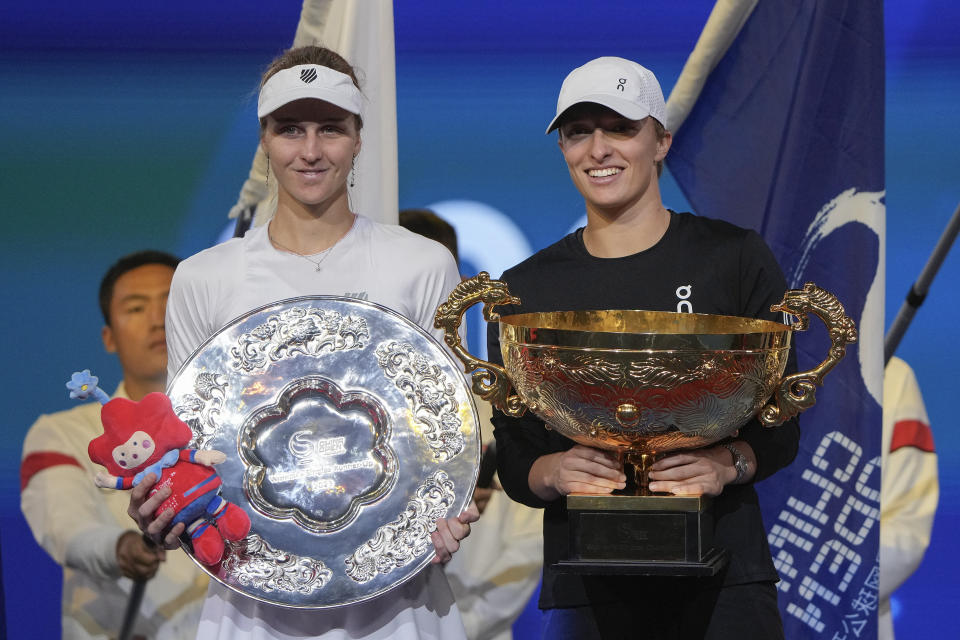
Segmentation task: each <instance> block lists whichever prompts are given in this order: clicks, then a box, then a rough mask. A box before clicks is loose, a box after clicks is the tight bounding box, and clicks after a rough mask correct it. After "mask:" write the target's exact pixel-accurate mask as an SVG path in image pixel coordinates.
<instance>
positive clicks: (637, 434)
mask: <svg viewBox="0 0 960 640" xmlns="http://www.w3.org/2000/svg"><path fill="white" fill-rule="evenodd" d="M519 302H520V301H519V300H518V299H517V298H515V297H513V296H512V295H510V292H509V291H508V289H507V286H506V284H505V283H503V282H501V281H497V280H491V279H490V277H489V275H488V274H487V273H485V272H481V273H480V274H479V275H477V276H475V277H474V278H471V279H469V280H466V281H464V282H462V283H461V284H460V285H458V286H457V287H456V289H454V291H453V292H452V293H451V294H450V296H449V297H448V299H447V302H446V303H444V304H442V305H441V306H440V308H439V309H438V310H437V314H436V317H435V321H434V325H435V326H436V327H437V328H438V329H443V330H444V332H445V340H446V343H447V345H448V346H449V347H450V348H451V350H452V351H453V353H454V354H455V355H457V357H459V358H460V360H461V361H462V362H463V363H464V367H465V370H466V371H467V372H468V373H470V372H473V381H472V384H473V390H474V392H475V393H477V394H478V395H480V396H481V397H482V398H484V399H486V400H488V401H489V402H491V403H492V404H493V405H494V406H495V407H497V408H498V409H500V410H501V411H503V412H504V413H506V414H507V415H511V416H520V415H522V414H523V413H524V412H525V411H526V409H528V408H529V409H530V410H531V411H533V413H534V414H536V415H537V416H538V417H540V418H541V419H542V420H543V421H544V422H545V423H546V424H547V425H548V428H552V429H555V430H556V431H558V432H559V433H561V434H563V435H564V436H566V437H568V438H570V439H571V440H573V441H575V442H578V443H580V444H584V445H588V446H591V447H596V448H600V449H608V450H614V451H619V452H622V453H623V454H624V458H625V459H626V461H627V462H628V463H630V465H631V466H632V468H633V470H634V477H635V482H636V487H637V490H636V493H637V495H636V496H568V497H567V507H568V509H569V510H571V513H572V511H573V510H574V509H577V508H579V507H583V508H584V509H589V510H592V511H596V510H599V511H603V512H611V511H612V512H633V513H649V512H657V513H663V512H668V513H676V512H677V511H678V510H679V511H693V512H696V513H698V514H701V515H700V516H698V519H699V520H700V521H701V522H699V524H697V526H696V527H695V528H697V529H703V528H711V529H712V527H710V522H707V521H706V520H709V515H704V514H705V512H706V511H707V509H708V507H709V500H706V499H704V498H702V497H697V496H694V497H676V496H671V497H669V498H668V497H665V496H651V495H650V492H649V490H648V489H647V473H648V468H649V466H650V464H652V462H653V461H654V460H655V459H656V457H657V456H659V455H662V454H665V453H669V452H672V451H677V450H681V449H693V448H698V447H703V446H707V445H711V444H714V443H716V442H719V441H722V440H724V439H727V438H731V437H733V436H734V435H736V433H737V430H738V429H740V427H742V426H743V425H744V424H746V423H747V422H748V421H749V420H750V419H751V418H753V417H754V416H757V417H758V419H759V420H760V421H761V423H762V424H763V425H765V426H775V425H779V424H781V423H783V422H784V421H785V420H787V419H789V418H791V417H793V416H795V415H797V414H798V413H800V412H802V411H804V410H805V409H807V408H809V407H811V406H813V404H814V403H815V387H816V385H820V384H822V381H823V376H824V375H826V373H827V372H828V371H830V369H832V368H833V367H834V366H835V365H836V364H837V363H838V362H839V361H840V359H841V358H842V357H843V355H844V353H845V350H846V345H847V344H848V343H850V342H854V341H855V340H856V338H857V334H856V328H855V327H854V324H853V321H852V320H851V319H850V318H849V317H847V316H846V314H845V313H844V310H843V306H842V305H841V304H840V302H839V301H838V300H837V299H836V297H834V296H833V295H832V294H830V293H828V292H826V291H824V290H823V289H820V288H819V287H817V286H816V285H814V284H812V283H807V284H806V285H805V286H804V288H803V289H800V290H790V291H787V292H786V293H785V294H784V298H783V301H781V302H780V303H779V304H777V305H774V306H773V307H772V310H773V311H783V312H786V313H790V314H792V315H794V316H796V318H797V319H798V320H797V322H795V323H794V324H792V325H786V324H781V323H778V322H773V321H769V320H759V319H753V318H740V317H732V316H718V315H705V314H695V313H672V312H659V311H633V310H626V311H622V310H621V311H610V310H608V311H557V312H544V313H523V314H515V315H509V316H504V317H500V316H499V315H498V314H497V313H495V312H494V310H493V308H494V307H495V306H497V305H502V304H519ZM477 303H483V314H484V317H485V318H486V319H487V320H488V321H498V320H499V323H500V347H501V352H502V356H503V362H504V366H503V367H499V366H497V365H495V364H492V363H490V362H486V361H484V360H479V359H477V358H475V357H474V356H472V355H471V354H470V353H469V352H467V351H466V349H465V348H464V347H463V345H462V343H461V341H460V336H459V333H458V330H459V327H460V324H461V322H462V317H463V313H464V312H465V311H466V310H467V309H468V308H469V307H470V306H472V305H474V304H477ZM808 313H813V314H814V315H816V316H818V317H819V318H820V319H821V320H822V321H823V322H824V324H825V325H826V326H827V329H828V331H829V334H830V340H831V346H830V349H829V353H828V355H827V357H826V359H825V360H824V361H823V362H821V363H820V364H819V365H818V366H817V367H815V368H814V369H811V370H810V371H804V372H801V373H796V374H792V375H787V376H784V370H785V368H786V364H787V356H788V354H789V351H790V340H791V336H792V333H793V331H795V330H803V329H806V328H807V324H808V315H807V314H808ZM651 498H652V501H651V500H650V499H651ZM624 499H627V500H624ZM648 519H649V518H648ZM660 520H662V518H661V519H660ZM701 525H702V526H701ZM684 529H686V527H685V528H684ZM601 533H602V532H600V531H593V532H591V533H590V534H589V535H588V536H586V537H591V538H592V539H595V540H599V539H604V536H603V535H601ZM675 533H676V532H675V531H674V532H673V533H670V535H669V536H668V537H676V536H675ZM689 533H691V534H696V535H697V536H699V541H698V542H694V543H691V544H686V543H685V545H686V547H691V546H692V547H696V548H695V549H694V552H693V555H694V556H696V557H697V561H696V563H695V564H697V563H699V564H703V562H702V559H703V558H702V556H703V555H704V554H708V553H709V551H710V549H708V548H701V547H705V546H706V547H708V546H709V542H710V541H709V540H704V537H706V538H709V532H705V531H699V532H689ZM572 535H573V534H572ZM641 537H643V538H645V539H646V541H647V542H649V536H641ZM581 546H582V545H581ZM614 546H616V545H614ZM645 546H649V545H645ZM622 551H623V550H622V549H620V550H615V551H613V553H614V554H622ZM588 555H589V554H588ZM661 555H663V554H661ZM666 555H667V556H671V557H672V556H677V555H678V553H674V552H670V553H667V554H666ZM683 555H684V556H685V557H686V556H689V555H690V554H689V553H687V552H686V551H685V552H684V553H683ZM715 555H716V554H715ZM600 560H601V564H603V563H604V562H606V561H607V560H612V561H620V560H623V561H624V562H626V563H628V564H630V563H632V564H637V563H636V562H635V561H634V560H632V559H630V558H626V559H625V558H621V557H619V556H615V557H613V558H608V559H606V560H604V559H600ZM714 560H716V562H714V564H716V563H717V562H719V563H720V565H721V566H722V564H723V559H722V558H719V559H717V558H714ZM677 561H683V559H682V558H674V559H672V560H664V559H662V558H654V559H652V560H651V562H653V567H652V568H649V567H648V568H647V569H638V571H634V572H647V573H658V572H664V571H659V569H662V568H663V566H662V565H663V562H667V563H671V562H674V563H675V562H677ZM641 563H642V562H641ZM647 564H649V563H647ZM715 570H717V567H715V566H711V567H709V568H708V569H703V568H702V567H701V568H700V569H699V570H692V571H688V572H686V573H693V574H697V575H702V574H703V573H704V572H708V573H712V572H715ZM670 571H674V573H676V571H677V570H676V569H666V571H665V572H670ZM680 573H684V572H683V571H680Z"/></svg>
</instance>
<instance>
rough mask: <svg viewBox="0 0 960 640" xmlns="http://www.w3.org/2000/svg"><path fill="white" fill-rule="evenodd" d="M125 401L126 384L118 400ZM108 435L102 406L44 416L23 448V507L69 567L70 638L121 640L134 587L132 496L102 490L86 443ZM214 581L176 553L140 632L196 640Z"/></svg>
mask: <svg viewBox="0 0 960 640" xmlns="http://www.w3.org/2000/svg"><path fill="white" fill-rule="evenodd" d="M117 396H119V397H126V393H125V392H124V389H123V385H121V386H120V387H119V388H118V389H117V392H116V393H115V394H114V397H117ZM102 432H103V427H102V426H101V424H100V403H98V402H88V403H84V404H79V405H77V406H76V407H74V408H72V409H70V410H68V411H60V412H58V413H53V414H49V415H42V416H40V417H39V418H38V419H37V421H36V422H35V423H34V424H33V426H32V427H30V431H28V432H27V437H26V439H25V440H24V444H23V463H22V466H21V485H22V487H21V493H20V507H21V509H22V510H23V515H24V516H25V517H26V519H27V523H28V524H29V525H30V529H31V531H33V535H34V537H35V538H36V539H37V542H38V543H40V546H42V547H43V548H44V549H45V550H46V551H47V553H49V554H50V556H51V557H52V558H53V559H54V560H55V561H56V562H57V563H58V564H60V565H61V566H62V567H63V638H64V639H65V640H74V639H78V640H79V639H84V640H86V639H88V638H97V639H100V638H103V639H106V638H108V637H116V635H117V632H118V631H119V629H120V625H121V624H122V622H123V615H124V611H125V610H126V606H127V601H128V599H129V594H130V590H131V588H132V586H133V582H132V581H131V580H130V579H128V578H121V577H120V570H119V568H118V567H117V556H116V549H117V539H118V538H119V537H120V535H121V534H123V533H124V532H126V531H133V532H135V533H136V534H137V535H140V532H139V531H137V530H136V529H135V528H134V527H133V526H132V525H133V522H132V521H131V520H130V516H128V515H127V505H128V504H129V500H130V496H129V493H128V492H126V491H113V490H109V489H98V488H97V487H96V486H95V485H94V482H93V478H94V476H95V475H96V473H97V471H98V470H102V468H101V467H100V466H99V465H96V464H94V463H93V462H91V461H90V458H89V457H88V456H87V444H88V443H89V442H90V440H92V439H93V438H95V437H97V436H99V435H100V434H101V433H102ZM207 580H208V578H207V576H206V575H205V574H204V573H203V572H202V571H200V570H199V569H198V568H197V567H196V566H195V565H194V563H193V561H192V560H190V558H188V557H187V556H186V555H184V554H182V553H171V554H168V555H167V560H166V561H165V562H164V563H162V564H161V565H160V570H159V571H158V573H157V575H156V576H155V577H154V578H153V579H151V580H150V581H149V582H148V583H147V588H146V591H145V592H144V599H143V604H142V606H141V608H140V616H139V618H138V619H137V621H136V623H135V626H134V633H137V634H143V635H145V636H147V637H149V638H152V639H157V640H170V639H174V638H192V637H194V635H195V633H196V627H197V621H198V620H199V617H200V606H201V603H202V602H203V595H204V593H206V590H207Z"/></svg>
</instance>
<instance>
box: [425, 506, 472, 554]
mask: <svg viewBox="0 0 960 640" xmlns="http://www.w3.org/2000/svg"><path fill="white" fill-rule="evenodd" d="M479 518H480V510H479V509H477V503H475V502H474V501H473V500H471V501H470V506H469V507H467V508H466V510H465V511H464V512H463V513H461V514H460V515H459V516H457V517H456V518H441V519H439V520H437V530H436V531H434V532H433V533H432V534H431V539H432V540H433V546H434V547H435V548H436V550H437V555H436V556H435V557H434V559H433V562H434V564H437V563H441V564H446V563H448V562H450V558H452V557H453V554H454V553H456V552H457V550H458V549H459V548H460V541H461V540H463V539H464V538H466V537H467V536H468V535H470V523H471V522H476V521H477V519H479Z"/></svg>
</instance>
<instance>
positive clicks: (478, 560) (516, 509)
mask: <svg viewBox="0 0 960 640" xmlns="http://www.w3.org/2000/svg"><path fill="white" fill-rule="evenodd" d="M400 226H402V227H405V228H406V229H409V230H410V231H413V232H414V233H418V234H420V235H422V236H426V237H428V238H430V239H432V240H436V241H437V242H439V243H440V244H442V245H444V246H445V247H447V248H448V249H449V250H450V252H451V253H452V254H453V257H454V258H456V259H457V264H459V263H460V257H459V253H458V250H457V232H456V231H455V230H454V228H453V226H452V225H451V224H450V223H449V222H447V221H446V220H444V219H443V218H441V217H440V216H438V215H437V214H436V213H434V212H433V211H430V210H428V209H405V210H403V211H401V212H400ZM474 400H475V401H476V405H477V413H478V415H479V418H480V433H481V438H482V441H483V451H484V462H482V463H481V473H482V469H483V467H485V466H486V465H487V464H492V465H493V468H495V467H496V462H495V461H493V460H492V459H490V458H489V457H490V456H492V455H495V451H494V449H495V445H494V444H493V432H492V429H491V427H492V424H491V423H490V417H491V415H492V410H491V408H490V403H488V402H487V401H485V400H482V399H480V398H478V397H476V396H474ZM480 482H481V484H485V485H486V484H487V483H486V482H484V481H483V478H482V477H481V479H480ZM474 500H475V501H476V502H477V506H478V507H479V509H480V513H481V516H480V520H478V521H477V522H476V523H474V524H473V525H472V528H471V532H470V537H469V538H466V539H465V540H464V541H463V542H462V543H461V547H460V551H459V552H458V553H456V554H454V556H453V559H452V560H451V561H450V562H448V563H447V565H446V567H445V570H446V574H447V579H448V580H449V581H450V588H451V589H453V595H454V596H455V597H456V599H457V607H458V608H459V609H460V615H461V617H462V618H463V624H464V627H466V630H467V637H468V638H470V640H511V639H512V638H513V633H512V626H513V623H514V621H515V620H516V619H517V617H518V616H519V615H520V613H521V612H522V611H523V609H524V606H525V605H526V604H527V601H528V600H529V599H530V595H531V594H532V593H533V591H534V589H535V588H536V586H537V583H538V582H539V580H540V566H541V557H542V555H543V537H542V534H541V526H542V523H541V519H542V514H541V512H540V510H539V509H531V508H529V507H526V506H524V505H522V504H520V503H517V502H514V501H513V500H511V499H510V498H508V497H507V495H506V494H505V493H504V492H503V490H502V489H501V488H500V484H499V481H498V480H497V477H496V475H494V476H493V478H492V480H491V481H490V483H489V485H488V486H478V487H477V489H476V491H475V492H474Z"/></svg>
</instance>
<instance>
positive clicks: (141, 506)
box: [127, 473, 186, 549]
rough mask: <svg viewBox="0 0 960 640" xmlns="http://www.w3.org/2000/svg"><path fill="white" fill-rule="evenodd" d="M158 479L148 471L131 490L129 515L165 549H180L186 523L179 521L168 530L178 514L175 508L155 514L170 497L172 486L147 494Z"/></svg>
mask: <svg viewBox="0 0 960 640" xmlns="http://www.w3.org/2000/svg"><path fill="white" fill-rule="evenodd" d="M156 481H157V476H156V475H155V474H153V473H148V474H147V475H146V476H144V478H143V480H141V481H140V484H138V485H136V486H135V487H134V488H133V489H131V490H130V505H129V506H128V507H127V515H129V516H130V517H131V518H133V521H134V522H136V523H137V526H138V527H139V528H140V531H142V532H143V533H144V534H145V535H146V536H147V537H148V538H150V539H151V540H153V541H154V542H155V543H156V544H157V545H159V546H162V547H164V548H165V549H178V548H180V534H181V533H183V530H184V529H185V528H186V525H185V524H184V523H182V522H178V523H177V524H176V525H174V527H173V528H172V529H169V530H168V528H169V527H170V523H171V522H173V517H174V515H176V514H175V513H174V512H173V509H167V510H166V511H164V512H163V513H161V514H160V515H159V516H154V515H153V514H154V512H156V510H157V508H159V507H160V505H161V504H163V501H164V500H166V499H167V498H169V497H170V493H171V491H170V487H161V488H160V489H159V490H158V491H157V492H156V493H155V494H153V495H152V496H150V497H149V498H148V497H147V494H148V493H150V489H151V488H152V487H153V485H154V483H155V482H156ZM164 532H166V533H164Z"/></svg>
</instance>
